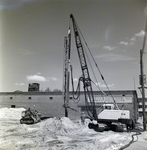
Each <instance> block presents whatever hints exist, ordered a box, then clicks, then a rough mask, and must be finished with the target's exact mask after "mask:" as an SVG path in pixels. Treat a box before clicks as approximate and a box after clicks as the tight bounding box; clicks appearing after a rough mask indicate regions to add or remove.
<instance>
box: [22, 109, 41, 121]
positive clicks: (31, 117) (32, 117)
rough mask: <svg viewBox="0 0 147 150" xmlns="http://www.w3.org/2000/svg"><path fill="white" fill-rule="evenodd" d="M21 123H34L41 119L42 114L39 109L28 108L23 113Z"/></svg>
mask: <svg viewBox="0 0 147 150" xmlns="http://www.w3.org/2000/svg"><path fill="white" fill-rule="evenodd" d="M21 117H22V118H21V119H20V123H21V124H34V123H38V122H40V121H41V114H40V113H38V111H37V110H35V109H31V108H28V109H27V110H25V111H22V113H21Z"/></svg>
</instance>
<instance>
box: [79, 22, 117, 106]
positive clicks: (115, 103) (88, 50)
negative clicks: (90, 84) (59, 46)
mask: <svg viewBox="0 0 147 150" xmlns="http://www.w3.org/2000/svg"><path fill="white" fill-rule="evenodd" d="M76 25H77V27H78V24H77V23H76ZM78 30H79V32H80V34H81V36H82V38H83V40H84V43H85V45H86V46H87V49H88V51H89V53H90V55H91V57H92V59H93V61H94V64H95V66H96V68H97V69H98V72H99V73H100V75H101V78H102V80H103V81H104V83H105V85H106V88H107V89H108V91H109V93H110V95H111V97H112V99H113V102H114V104H115V106H116V108H117V109H119V107H118V105H117V104H116V101H115V99H114V97H113V95H112V93H111V91H110V89H109V87H108V85H107V83H106V81H105V79H104V76H103V75H102V73H101V71H100V69H99V67H98V65H97V63H96V61H95V59H94V57H93V55H92V53H91V51H90V48H89V46H88V45H87V42H86V40H85V38H84V36H83V34H82V32H81V30H80V28H79V27H78ZM91 68H92V67H91ZM92 72H93V71H92ZM93 74H94V73H93ZM94 77H95V75H94ZM95 79H96V77H95ZM96 82H97V80H96ZM97 83H98V82H97Z"/></svg>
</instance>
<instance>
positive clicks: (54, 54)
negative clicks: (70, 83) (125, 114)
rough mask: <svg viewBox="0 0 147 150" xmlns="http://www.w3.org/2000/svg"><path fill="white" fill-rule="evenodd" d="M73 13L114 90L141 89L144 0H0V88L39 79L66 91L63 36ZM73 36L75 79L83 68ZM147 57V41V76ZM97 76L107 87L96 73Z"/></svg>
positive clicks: (21, 87)
mask: <svg viewBox="0 0 147 150" xmlns="http://www.w3.org/2000/svg"><path fill="white" fill-rule="evenodd" d="M71 13H72V14H73V15H74V17H75V20H76V22H77V23H78V26H79V28H80V30H81V32H82V34H83V36H84V38H85V40H86V42H87V44H88V46H89V48H90V51H91V53H92V54H93V56H94V59H95V61H96V62H97V64H98V66H99V68H100V70H101V73H102V74H103V76H104V78H105V80H106V82H107V85H108V86H109V88H110V90H134V89H135V90H137V93H138V94H140V91H139V90H138V87H140V85H139V75H140V49H141V48H142V45H143V37H144V33H145V32H144V30H145V24H146V16H147V1H145V0H0V92H13V91H16V90H20V91H27V90H28V84H29V83H36V82H37V83H40V90H42V91H44V90H45V89H46V88H47V87H49V88H50V90H54V89H60V90H62V87H63V63H64V37H65V36H67V33H68V28H69V22H70V19H69V18H70V14H71ZM70 24H71V23H70ZM72 41H73V42H72V49H71V64H72V65H73V70H74V73H73V76H74V81H75V84H76V82H77V79H78V78H79V77H80V76H81V74H82V73H81V69H80V63H79V60H78V55H77V50H76V47H75V43H74V36H73V37H72ZM146 58H147V46H145V50H144V55H143V62H144V74H145V75H146V74H147V69H146V68H147V66H146V64H147V62H146V60H147V59H146ZM92 67H94V65H92ZM96 76H97V81H98V82H97V84H98V85H99V86H100V87H101V88H102V90H105V86H104V83H103V81H102V80H101V77H100V75H99V73H98V72H97V73H96ZM92 77H93V75H91V78H92ZM94 90H96V89H95V87H94Z"/></svg>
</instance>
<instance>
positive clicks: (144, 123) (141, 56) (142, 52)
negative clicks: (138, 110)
mask: <svg viewBox="0 0 147 150" xmlns="http://www.w3.org/2000/svg"><path fill="white" fill-rule="evenodd" d="M146 34H147V20H146V25H145V34H144V40H143V46H142V49H141V50H140V73H141V75H140V85H141V89H142V90H141V92H142V111H143V112H142V113H143V129H144V131H146V112H145V90H144V89H145V88H144V83H145V75H144V68H143V67H144V66H143V54H144V48H145V43H146Z"/></svg>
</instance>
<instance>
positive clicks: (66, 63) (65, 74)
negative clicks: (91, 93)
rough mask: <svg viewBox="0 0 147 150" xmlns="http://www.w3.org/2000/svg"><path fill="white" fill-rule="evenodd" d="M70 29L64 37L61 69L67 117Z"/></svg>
mask: <svg viewBox="0 0 147 150" xmlns="http://www.w3.org/2000/svg"><path fill="white" fill-rule="evenodd" d="M70 42H71V34H70V29H69V32H68V37H65V45H64V47H65V53H64V71H63V99H64V108H65V117H68V103H69V75H70V73H69V66H70Z"/></svg>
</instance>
